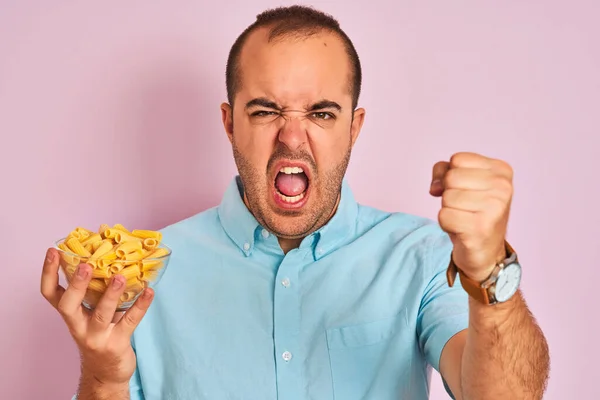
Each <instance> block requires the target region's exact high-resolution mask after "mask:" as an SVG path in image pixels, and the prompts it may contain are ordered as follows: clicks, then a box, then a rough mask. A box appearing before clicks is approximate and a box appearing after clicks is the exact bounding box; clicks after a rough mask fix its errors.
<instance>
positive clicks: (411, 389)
mask: <svg viewBox="0 0 600 400" xmlns="http://www.w3.org/2000/svg"><path fill="white" fill-rule="evenodd" d="M240 191H241V185H240V183H239V180H237V179H235V180H233V181H232V183H231V185H230V186H229V188H228V189H227V191H226V193H225V195H224V198H223V201H222V203H221V204H220V205H219V206H218V207H215V208H213V209H210V210H207V211H205V212H202V213H200V214H197V215H195V216H193V217H191V218H188V219H186V220H183V221H181V222H178V223H176V224H174V225H171V226H169V227H167V228H165V229H164V230H163V231H162V232H163V241H164V243H165V244H167V245H168V246H170V247H171V248H172V249H173V255H172V257H171V261H170V264H169V266H168V267H167V270H166V272H165V275H164V276H163V278H162V281H161V282H160V283H159V284H158V285H157V287H156V296H155V299H154V302H153V303H152V305H151V307H150V309H149V310H148V312H147V314H146V316H145V317H144V319H143V320H142V322H141V323H140V325H139V326H138V328H137V329H136V330H135V333H134V335H133V338H132V343H133V346H134V349H135V351H136V355H137V370H136V372H135V374H134V376H133V377H132V380H131V384H130V390H131V399H132V400H140V399H146V400H159V399H160V400H171V399H173V400H175V399H186V400H187V399H195V400H203V399H210V400H229V399H236V400H237V399H252V400H269V399H279V400H300V399H319V400H321V399H324V400H329V399H336V400H338V399H340V400H358V399H373V400H388V399H390V400H392V399H394V400H397V399H426V398H427V397H428V393H429V377H430V372H431V367H433V368H435V369H437V370H439V361H440V355H441V352H442V349H443V347H444V345H445V344H446V342H447V341H448V339H450V338H451V337H452V336H453V335H455V334H456V333H457V332H459V331H461V330H463V329H465V328H467V323H468V302H467V295H466V293H465V292H464V290H463V289H462V288H461V286H460V284H458V285H457V286H455V287H454V288H449V287H448V284H447V282H446V277H445V272H446V268H447V266H448V261H449V256H450V253H451V249H452V244H451V242H450V240H449V238H448V236H447V235H446V234H445V233H444V232H443V231H442V230H441V229H440V228H439V226H438V225H437V224H435V223H433V222H432V221H430V220H427V219H424V218H420V217H415V216H412V215H407V214H402V213H387V212H383V211H379V210H376V209H373V208H370V207H366V206H362V205H359V204H357V203H356V201H355V200H354V198H353V195H352V193H351V191H350V189H349V187H348V186H347V183H346V182H344V184H343V187H342V197H341V201H340V204H339V208H338V211H337V212H336V214H335V216H334V217H333V218H332V219H331V221H330V222H329V223H328V224H327V225H326V226H324V227H323V228H321V229H319V230H318V231H317V232H315V233H314V234H312V235H310V236H308V237H306V238H305V239H304V240H303V241H302V243H301V245H300V247H299V248H298V249H294V250H292V251H290V252H289V253H288V254H286V255H284V254H283V252H282V251H281V248H280V247H279V245H278V242H277V238H276V237H275V236H273V235H272V234H270V233H269V232H267V231H266V230H264V229H263V228H262V227H261V226H260V225H259V224H258V222H257V221H256V220H255V219H254V217H253V216H252V214H251V213H250V212H249V211H248V209H247V208H246V206H245V205H244V203H243V201H242V198H241V195H240Z"/></svg>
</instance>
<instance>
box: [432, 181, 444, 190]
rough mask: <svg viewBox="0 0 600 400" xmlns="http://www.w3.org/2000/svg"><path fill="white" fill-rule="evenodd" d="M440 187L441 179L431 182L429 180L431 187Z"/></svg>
mask: <svg viewBox="0 0 600 400" xmlns="http://www.w3.org/2000/svg"><path fill="white" fill-rule="evenodd" d="M441 188H442V181H440V180H439V179H435V180H434V181H433V182H431V189H433V190H435V189H441Z"/></svg>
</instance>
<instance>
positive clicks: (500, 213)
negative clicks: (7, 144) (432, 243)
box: [429, 153, 513, 281]
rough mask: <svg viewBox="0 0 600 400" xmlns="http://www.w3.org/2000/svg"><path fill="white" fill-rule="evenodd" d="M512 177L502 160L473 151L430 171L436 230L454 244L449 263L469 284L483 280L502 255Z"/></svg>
mask: <svg viewBox="0 0 600 400" xmlns="http://www.w3.org/2000/svg"><path fill="white" fill-rule="evenodd" d="M512 178H513V171H512V168H511V167H510V165H508V164H507V163H506V162H504V161H501V160H495V159H491V158H487V157H484V156H482V155H479V154H474V153H457V154H455V155H453V156H452V157H451V158H450V161H449V162H446V161H440V162H438V163H437V164H435V166H434V167H433V180H432V183H431V188H430V190H429V192H430V194H431V195H432V196H435V197H441V198H442V208H441V210H440V212H439V214H438V220H439V223H440V226H441V227H442V229H443V230H444V231H446V232H447V233H448V234H449V235H450V238H451V239H452V243H453V244H454V249H453V251H452V257H453V259H454V263H455V264H456V265H457V267H458V268H460V269H461V270H462V271H463V272H464V273H465V274H466V275H467V276H468V277H470V278H471V279H473V280H475V281H483V280H485V279H486V278H487V277H488V276H489V275H490V274H491V272H492V270H493V269H494V266H495V264H496V263H497V262H499V261H501V260H503V259H504V258H505V256H506V253H505V247H504V240H505V236H506V229H507V225H508V216H509V213H510V205H511V200H512V195H513V184H512Z"/></svg>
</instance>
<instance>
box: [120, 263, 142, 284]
mask: <svg viewBox="0 0 600 400" xmlns="http://www.w3.org/2000/svg"><path fill="white" fill-rule="evenodd" d="M119 275H123V276H124V277H125V279H126V280H127V281H129V280H131V279H134V278H135V279H138V277H139V276H140V267H139V266H138V265H137V264H132V265H130V266H128V267H125V268H123V269H122V270H121V271H119Z"/></svg>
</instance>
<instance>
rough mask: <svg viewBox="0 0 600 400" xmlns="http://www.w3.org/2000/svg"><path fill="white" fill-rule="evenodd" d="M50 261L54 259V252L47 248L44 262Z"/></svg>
mask: <svg viewBox="0 0 600 400" xmlns="http://www.w3.org/2000/svg"><path fill="white" fill-rule="evenodd" d="M52 261H54V252H53V251H50V250H48V253H46V262H49V263H51V262H52Z"/></svg>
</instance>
